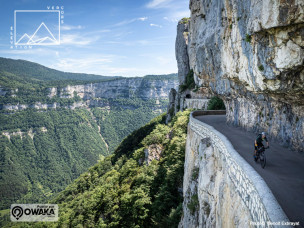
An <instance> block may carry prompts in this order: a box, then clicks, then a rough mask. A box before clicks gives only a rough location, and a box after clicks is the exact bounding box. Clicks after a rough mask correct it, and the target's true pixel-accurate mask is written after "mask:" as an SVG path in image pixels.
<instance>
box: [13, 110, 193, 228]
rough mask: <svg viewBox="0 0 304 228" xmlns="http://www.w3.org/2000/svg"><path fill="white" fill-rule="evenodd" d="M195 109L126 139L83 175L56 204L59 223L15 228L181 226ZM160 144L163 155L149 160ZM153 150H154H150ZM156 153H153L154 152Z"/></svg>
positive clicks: (160, 118) (161, 119)
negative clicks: (186, 159) (190, 127)
mask: <svg viewBox="0 0 304 228" xmlns="http://www.w3.org/2000/svg"><path fill="white" fill-rule="evenodd" d="M188 120H189V111H185V112H183V113H182V112H179V113H178V114H177V115H176V116H175V117H174V118H173V120H172V122H171V123H169V124H168V125H165V124H164V122H165V115H160V116H158V117H157V118H155V119H153V120H152V121H151V122H150V123H148V124H147V125H145V126H144V127H142V128H140V129H138V130H136V131H134V132H132V133H131V134H130V135H129V136H128V137H127V138H125V139H124V140H123V141H122V142H121V144H120V145H119V146H118V148H117V149H116V150H115V152H114V154H112V155H110V156H107V157H105V158H103V159H101V160H100V161H99V162H98V163H97V164H96V165H94V166H93V167H91V168H90V169H89V170H88V171H87V172H85V173H83V174H82V175H81V176H80V177H79V178H77V179H76V180H75V181H74V182H73V183H72V184H70V185H69V186H68V187H67V188H66V189H65V190H64V191H62V192H61V193H60V194H59V195H58V196H57V197H56V199H54V200H52V201H51V202H52V203H57V204H59V207H60V219H59V221H58V222H56V223H47V224H43V223H36V224H33V223H21V224H20V223H19V224H16V223H15V224H7V226H11V225H15V227H20V226H22V227H33V226H34V227H117V228H118V227H138V228H139V227H176V226H177V225H178V222H179V220H180V216H181V213H182V192H180V191H179V189H181V187H182V181H183V172H184V154H185V153H184V152H185V143H186V136H187V124H188ZM155 146H158V148H161V149H160V153H161V156H160V159H152V160H151V161H150V162H149V163H147V153H145V149H149V150H151V148H153V147H155ZM149 150H148V151H149ZM148 153H150V152H148Z"/></svg>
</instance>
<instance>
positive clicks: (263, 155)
mask: <svg viewBox="0 0 304 228" xmlns="http://www.w3.org/2000/svg"><path fill="white" fill-rule="evenodd" d="M260 161H261V166H262V168H263V169H264V168H265V165H266V156H265V153H264V152H262V153H261V154H260Z"/></svg>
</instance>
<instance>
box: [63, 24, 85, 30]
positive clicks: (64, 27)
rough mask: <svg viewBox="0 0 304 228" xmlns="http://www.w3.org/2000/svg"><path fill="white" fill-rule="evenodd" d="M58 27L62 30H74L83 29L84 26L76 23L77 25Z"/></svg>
mask: <svg viewBox="0 0 304 228" xmlns="http://www.w3.org/2000/svg"><path fill="white" fill-rule="evenodd" d="M60 29H61V30H62V31H70V30H75V29H78V30H79V29H84V27H83V26H81V25H77V26H73V25H63V26H61V27H60Z"/></svg>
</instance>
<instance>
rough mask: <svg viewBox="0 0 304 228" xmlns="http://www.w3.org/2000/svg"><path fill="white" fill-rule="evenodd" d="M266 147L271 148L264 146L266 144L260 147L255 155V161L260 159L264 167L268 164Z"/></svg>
mask: <svg viewBox="0 0 304 228" xmlns="http://www.w3.org/2000/svg"><path fill="white" fill-rule="evenodd" d="M266 149H269V147H264V146H261V147H259V148H258V149H257V152H256V156H255V157H254V161H255V162H258V160H260V162H261V166H262V168H263V169H264V168H265V166H266V155H265V150H266Z"/></svg>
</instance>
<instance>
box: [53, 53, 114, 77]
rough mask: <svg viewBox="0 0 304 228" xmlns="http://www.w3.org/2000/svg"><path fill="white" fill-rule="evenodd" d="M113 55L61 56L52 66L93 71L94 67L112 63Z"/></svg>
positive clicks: (60, 68) (76, 70) (62, 68)
mask: <svg viewBox="0 0 304 228" xmlns="http://www.w3.org/2000/svg"><path fill="white" fill-rule="evenodd" d="M111 62H112V58H111V57H106V56H105V57H96V58H93V57H90V58H77V59H75V58H59V59H58V62H57V63H56V64H53V65H52V67H53V68H56V69H58V70H61V71H66V72H86V73H92V71H91V70H92V69H96V68H98V67H99V68H100V66H102V65H103V64H105V63H111Z"/></svg>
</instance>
